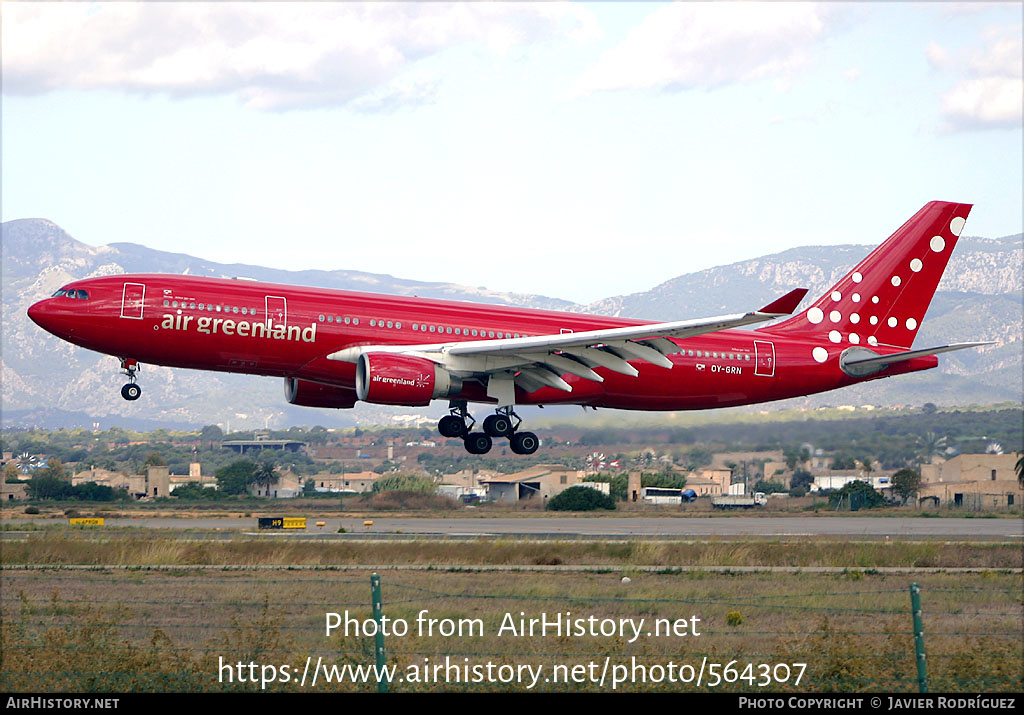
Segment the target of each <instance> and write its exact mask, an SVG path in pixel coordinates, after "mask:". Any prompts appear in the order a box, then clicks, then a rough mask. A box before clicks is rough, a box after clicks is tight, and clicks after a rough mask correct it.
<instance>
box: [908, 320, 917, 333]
mask: <svg viewBox="0 0 1024 715" xmlns="http://www.w3.org/2000/svg"><path fill="white" fill-rule="evenodd" d="M907 330H917V321H916V320H914V319H913V318H907Z"/></svg>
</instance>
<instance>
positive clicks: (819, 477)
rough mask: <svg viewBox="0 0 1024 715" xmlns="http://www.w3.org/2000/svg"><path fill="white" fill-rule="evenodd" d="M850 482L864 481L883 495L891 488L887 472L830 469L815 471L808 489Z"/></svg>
mask: <svg viewBox="0 0 1024 715" xmlns="http://www.w3.org/2000/svg"><path fill="white" fill-rule="evenodd" d="M850 482H865V483H867V484H870V485H871V488H872V489H875V490H876V491H880V492H882V494H883V495H885V496H888V495H889V494H890V493H891V491H890V490H891V489H892V478H891V476H890V475H889V474H887V473H886V474H878V473H877V472H863V471H861V470H859V469H831V470H822V471H818V472H815V473H814V482H813V483H812V484H811V487H810V490H809V491H811V492H818V491H822V490H826V491H827V490H830V489H842V488H843V487H845V486H846V485H847V484H849V483H850Z"/></svg>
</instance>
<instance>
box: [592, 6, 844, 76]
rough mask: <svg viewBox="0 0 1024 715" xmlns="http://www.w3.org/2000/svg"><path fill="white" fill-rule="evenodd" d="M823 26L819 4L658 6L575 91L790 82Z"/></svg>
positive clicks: (819, 36) (612, 50)
mask: <svg viewBox="0 0 1024 715" xmlns="http://www.w3.org/2000/svg"><path fill="white" fill-rule="evenodd" d="M824 28H825V18H824V9H823V8H822V6H820V5H817V4H811V3H741V2H737V3H721V4H718V3H715V4H709V3H688V2H683V3H674V4H671V5H667V6H663V7H660V8H659V9H657V10H655V11H654V12H653V13H651V15H650V16H648V17H647V18H646V19H645V20H644V21H643V22H642V23H641V24H640V25H638V26H637V27H635V28H634V29H633V30H632V31H631V32H630V33H629V35H628V36H627V37H626V39H625V40H624V41H623V42H622V43H621V44H619V45H618V46H617V47H614V48H612V49H611V50H609V51H608V52H606V53H605V54H604V55H603V56H602V57H601V58H600V60H599V61H598V62H597V64H596V65H595V66H593V67H592V68H590V69H589V70H588V71H587V72H586V73H585V74H584V75H583V76H582V77H580V79H579V80H578V81H577V83H576V86H575V87H574V91H573V94H574V95H575V96H584V95H588V94H592V93H594V92H600V91H606V90H616V89H688V88H694V87H705V88H711V87H718V86H722V85H725V84H730V83H734V82H750V81H754V80H759V79H763V78H766V77H781V78H782V79H783V80H785V79H786V76H787V75H789V74H790V73H792V72H795V71H797V70H799V69H801V68H802V67H804V66H805V65H806V64H807V61H808V56H807V49H808V47H810V46H811V45H813V44H814V43H815V42H817V41H818V40H819V39H820V38H821V36H822V34H823V31H824Z"/></svg>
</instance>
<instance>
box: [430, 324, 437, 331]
mask: <svg viewBox="0 0 1024 715" xmlns="http://www.w3.org/2000/svg"><path fill="white" fill-rule="evenodd" d="M430 332H432V333H435V332H437V328H435V327H434V326H433V325H431V326H430Z"/></svg>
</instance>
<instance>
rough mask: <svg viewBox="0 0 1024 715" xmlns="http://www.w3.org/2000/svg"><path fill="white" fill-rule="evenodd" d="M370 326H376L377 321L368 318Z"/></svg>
mask: <svg viewBox="0 0 1024 715" xmlns="http://www.w3.org/2000/svg"><path fill="white" fill-rule="evenodd" d="M370 327H371V328H375V327H377V321H376V320H374V319H373V318H370Z"/></svg>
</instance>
